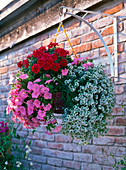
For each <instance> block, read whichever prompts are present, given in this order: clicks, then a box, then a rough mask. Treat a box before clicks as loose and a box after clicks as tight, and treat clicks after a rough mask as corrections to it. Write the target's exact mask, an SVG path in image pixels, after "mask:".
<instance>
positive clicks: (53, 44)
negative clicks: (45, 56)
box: [48, 42, 58, 49]
mask: <svg viewBox="0 0 126 170" xmlns="http://www.w3.org/2000/svg"><path fill="white" fill-rule="evenodd" d="M55 46H58V43H52V42H51V43H50V44H49V45H48V49H50V48H53V47H55Z"/></svg>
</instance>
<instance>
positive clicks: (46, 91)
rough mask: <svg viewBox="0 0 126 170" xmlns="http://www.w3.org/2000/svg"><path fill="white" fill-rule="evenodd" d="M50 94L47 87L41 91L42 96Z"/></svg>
mask: <svg viewBox="0 0 126 170" xmlns="http://www.w3.org/2000/svg"><path fill="white" fill-rule="evenodd" d="M48 92H49V88H47V87H43V88H42V89H41V93H42V94H44V93H48Z"/></svg>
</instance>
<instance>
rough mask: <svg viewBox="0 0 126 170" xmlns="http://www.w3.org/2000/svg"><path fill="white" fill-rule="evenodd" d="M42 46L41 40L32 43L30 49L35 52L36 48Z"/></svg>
mask: <svg viewBox="0 0 126 170" xmlns="http://www.w3.org/2000/svg"><path fill="white" fill-rule="evenodd" d="M40 47H41V42H37V43H35V44H32V45H31V46H30V47H28V51H30V52H33V51H34V50H36V49H38V48H40Z"/></svg>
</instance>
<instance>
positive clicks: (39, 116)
mask: <svg viewBox="0 0 126 170" xmlns="http://www.w3.org/2000/svg"><path fill="white" fill-rule="evenodd" d="M45 116H46V112H45V111H43V110H40V109H39V111H38V115H37V119H40V120H43V119H44V117H45Z"/></svg>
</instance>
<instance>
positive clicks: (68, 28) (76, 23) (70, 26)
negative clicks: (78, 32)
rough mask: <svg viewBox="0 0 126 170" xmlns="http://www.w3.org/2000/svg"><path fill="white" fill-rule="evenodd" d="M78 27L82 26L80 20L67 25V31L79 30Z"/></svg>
mask: <svg viewBox="0 0 126 170" xmlns="http://www.w3.org/2000/svg"><path fill="white" fill-rule="evenodd" d="M78 26H80V21H79V20H76V19H75V20H73V21H69V22H68V23H67V24H66V25H65V30H66V31H69V30H72V29H74V28H77V27H78Z"/></svg>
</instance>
